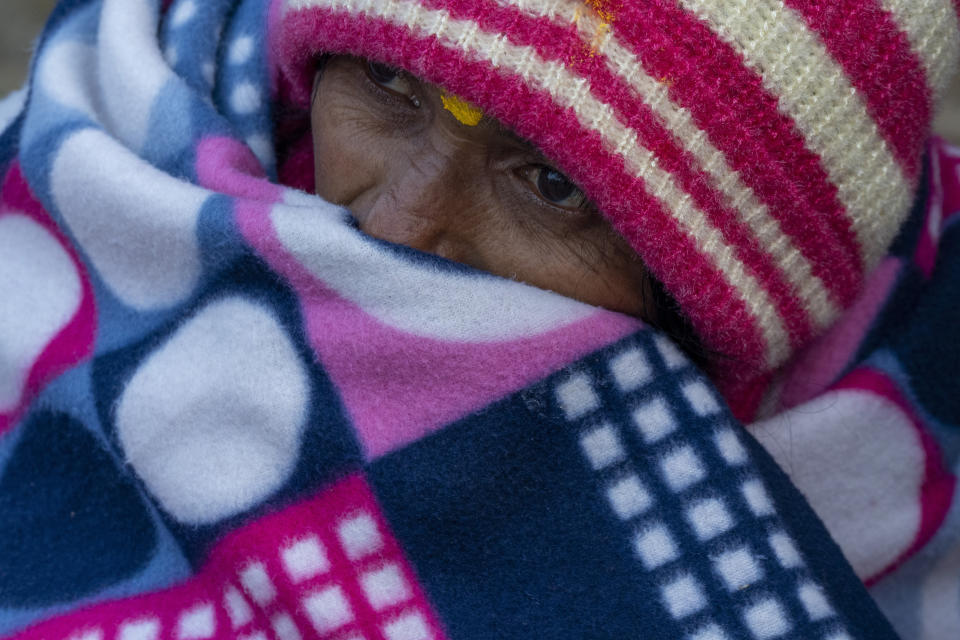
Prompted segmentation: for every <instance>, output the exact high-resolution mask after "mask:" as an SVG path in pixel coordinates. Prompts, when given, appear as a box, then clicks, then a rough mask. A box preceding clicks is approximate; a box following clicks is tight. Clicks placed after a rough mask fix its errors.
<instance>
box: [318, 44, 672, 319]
mask: <svg viewBox="0 0 960 640" xmlns="http://www.w3.org/2000/svg"><path fill="white" fill-rule="evenodd" d="M441 96H442V94H441V91H440V89H439V88H437V87H435V86H433V85H429V84H426V83H423V82H420V81H418V80H416V79H415V78H413V77H411V76H409V75H407V74H405V73H401V72H397V71H396V70H393V69H390V68H389V67H386V66H383V65H379V64H376V63H369V62H367V61H366V60H362V59H357V58H351V57H347V56H337V57H332V58H330V59H329V60H327V61H326V63H325V64H324V66H323V68H322V71H321V72H319V73H318V75H317V80H316V86H315V91H314V99H313V108H312V129H313V142H314V155H315V163H316V164H315V172H316V190H317V194H318V195H320V196H322V197H323V198H325V199H327V200H329V201H331V202H335V203H337V204H341V205H344V206H346V207H348V208H349V209H350V211H351V212H352V213H353V215H354V217H355V218H356V219H357V221H358V223H359V226H360V228H361V230H363V231H364V232H365V233H368V234H370V235H371V236H375V237H377V238H381V239H383V240H387V241H390V242H394V243H397V244H402V245H406V246H409V247H412V248H415V249H419V250H421V251H425V252H429V253H433V254H436V255H439V256H442V257H444V258H447V259H449V260H453V261H456V262H460V263H464V264H467V265H470V266H473V267H475V268H477V269H482V270H484V271H487V272H490V273H493V274H496V275H499V276H503V277H506V278H513V279H515V280H520V281H522V282H526V283H528V284H531V285H534V286H537V287H540V288H542V289H549V290H552V291H555V292H557V293H560V294H562V295H565V296H568V297H570V298H574V299H577V300H581V301H583V302H586V303H589V304H592V305H596V306H600V307H605V308H607V309H610V310H613V311H620V312H623V313H627V314H630V315H633V316H637V317H642V318H645V319H647V320H655V315H656V311H655V309H654V308H652V307H653V304H652V303H651V302H650V300H651V298H652V296H651V295H650V288H649V287H650V283H649V279H648V278H647V276H646V273H645V270H644V268H643V265H642V264H641V262H640V260H639V258H637V257H636V255H635V254H634V252H633V251H631V250H630V248H629V247H628V246H627V244H626V242H624V240H623V239H622V238H621V237H620V236H619V235H618V234H617V233H616V232H615V231H614V230H613V228H612V227H611V226H610V225H609V223H607V221H606V220H604V219H603V218H602V217H601V216H600V215H599V214H598V212H597V211H596V209H595V208H594V207H593V206H592V205H591V204H590V203H589V202H588V201H587V200H586V198H585V197H584V196H583V194H582V193H581V192H580V190H579V189H577V188H576V187H575V186H574V185H573V184H571V183H570V181H569V180H568V179H567V178H566V177H565V176H564V175H563V174H561V173H560V172H559V171H557V170H556V169H553V168H552V167H551V166H550V163H549V162H548V161H547V160H546V159H545V158H544V157H543V156H542V155H541V154H540V153H539V152H538V151H537V150H536V149H535V148H534V147H533V146H532V145H530V144H529V143H527V142H525V141H523V140H521V139H519V138H518V137H517V136H516V135H514V134H513V133H512V132H510V131H508V130H506V129H505V128H504V127H502V126H501V125H500V124H499V123H497V122H496V121H494V120H492V119H490V118H488V117H484V118H483V119H482V120H481V121H480V123H479V124H477V125H475V126H470V125H468V124H464V123H463V122H461V121H460V120H458V118H457V117H455V116H454V115H453V113H452V112H451V111H449V110H447V109H445V108H444V103H443V102H442V97H441Z"/></svg>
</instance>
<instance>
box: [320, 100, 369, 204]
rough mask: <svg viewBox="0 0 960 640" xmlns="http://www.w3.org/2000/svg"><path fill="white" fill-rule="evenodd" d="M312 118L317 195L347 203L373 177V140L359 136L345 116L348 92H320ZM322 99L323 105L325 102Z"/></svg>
mask: <svg viewBox="0 0 960 640" xmlns="http://www.w3.org/2000/svg"><path fill="white" fill-rule="evenodd" d="M318 96H320V97H321V100H317V101H316V102H315V104H314V108H313V114H312V118H311V129H312V137H313V158H314V175H315V178H316V193H317V195H319V196H321V197H322V198H325V199H326V200H330V201H331V202H337V203H341V204H343V203H347V202H350V201H351V200H352V199H353V198H354V197H356V195H357V194H358V193H360V192H362V190H363V189H364V188H365V187H366V186H367V185H368V184H369V183H370V182H371V181H372V180H373V177H374V175H373V174H374V173H375V168H376V167H375V165H374V163H373V162H372V159H371V158H372V154H371V153H370V150H371V149H372V148H373V147H372V145H373V141H371V140H366V139H364V137H363V136H362V135H361V136H358V135H357V131H355V129H358V127H351V126H349V125H350V122H351V121H350V120H349V119H346V118H344V117H343V112H344V110H345V109H346V105H344V104H343V102H344V100H345V98H346V96H340V95H329V94H327V93H321V92H318ZM321 103H322V106H321Z"/></svg>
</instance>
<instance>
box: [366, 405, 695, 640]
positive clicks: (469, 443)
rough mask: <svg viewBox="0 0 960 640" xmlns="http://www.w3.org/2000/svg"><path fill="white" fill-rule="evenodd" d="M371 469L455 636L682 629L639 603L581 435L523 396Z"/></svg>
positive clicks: (667, 633)
mask: <svg viewBox="0 0 960 640" xmlns="http://www.w3.org/2000/svg"><path fill="white" fill-rule="evenodd" d="M368 474H369V478H370V481H371V484H372V486H373V487H374V491H375V492H376V494H377V496H378V498H379V499H380V501H381V504H382V506H383V509H384V511H385V513H386V515H387V518H388V520H389V521H390V524H391V525H392V526H393V528H394V530H395V533H396V535H397V536H398V538H399V540H400V541H401V544H402V546H403V548H404V549H405V551H406V552H407V554H408V557H409V558H410V560H411V561H412V563H413V565H414V567H415V568H416V571H417V573H418V575H419V577H420V579H421V581H422V583H423V584H424V586H425V588H426V590H427V592H428V594H429V597H430V599H431V600H432V601H433V603H434V605H435V607H436V608H437V610H438V611H439V612H440V614H441V617H442V619H443V622H444V624H445V626H446V627H447V630H448V632H449V635H450V637H451V638H456V639H457V640H471V639H477V640H481V639H483V640H488V639H489V638H498V639H502V640H512V639H516V640H520V639H523V640H529V639H530V638H538V639H542V640H552V639H557V640H559V639H561V638H563V639H568V638H602V637H611V638H613V637H632V636H634V635H635V634H636V632H637V630H639V629H643V630H644V637H647V638H651V639H654V638H663V639H667V638H676V637H677V632H678V630H677V629H676V628H674V627H673V626H672V625H666V626H663V625H658V624H657V621H656V619H655V618H654V617H653V616H651V613H650V609H649V607H648V606H643V605H642V603H644V602H647V601H649V600H650V599H651V596H652V593H651V592H650V587H651V585H648V584H644V581H643V580H638V579H637V574H636V571H634V570H633V568H632V567H631V562H630V551H629V547H628V545H627V542H626V540H623V539H622V538H621V537H620V536H617V535H615V533H614V528H615V526H616V522H615V521H614V520H613V519H612V518H611V517H610V515H609V514H608V513H606V512H605V511H604V510H603V505H602V504H600V503H599V502H598V501H597V499H596V496H595V495H594V493H593V491H591V486H590V485H591V482H590V477H589V475H588V474H587V473H586V471H585V470H583V469H582V468H581V466H580V465H578V464H577V451H576V449H575V444H574V443H573V442H572V441H571V440H570V439H569V438H565V437H564V434H563V432H562V430H558V429H557V427H556V425H553V424H550V423H548V422H546V421H543V420H540V419H536V418H533V417H531V416H530V415H529V413H528V412H527V411H526V409H525V406H524V402H523V399H522V398H520V397H519V396H518V397H514V398H512V399H511V400H509V401H507V402H503V403H500V404H498V405H495V406H493V407H491V408H489V409H487V410H486V411H484V412H483V413H481V414H479V415H476V416H474V417H471V418H469V419H467V420H464V421H463V422H460V423H459V424H455V425H453V426H450V427H448V428H447V429H446V430H444V431H442V432H440V433H438V434H435V435H434V436H431V437H429V438H427V439H425V440H422V441H420V442H418V443H416V444H414V445H412V446H411V447H409V448H407V449H405V450H402V451H401V452H399V453H396V454H393V455H390V456H387V457H386V458H383V459H380V460H378V461H377V462H375V463H373V464H372V465H371V467H370V468H369V470H368ZM572 568H575V570H572Z"/></svg>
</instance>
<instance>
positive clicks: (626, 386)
mask: <svg viewBox="0 0 960 640" xmlns="http://www.w3.org/2000/svg"><path fill="white" fill-rule="evenodd" d="M369 475H370V477H371V482H372V484H373V486H374V488H375V491H376V493H377V495H378V498H379V499H380V501H381V503H382V504H383V507H384V511H385V513H386V514H387V517H388V520H389V521H390V523H391V525H392V526H393V527H394V529H395V532H396V534H397V537H398V538H399V540H400V541H401V544H402V545H403V547H404V548H405V549H406V551H407V552H408V554H409V556H410V559H411V561H412V563H413V565H414V566H415V567H416V569H417V572H418V574H419V576H420V578H421V580H422V581H423V583H424V585H425V587H426V590H427V592H428V594H429V596H430V597H431V599H432V600H433V601H434V604H435V606H436V607H437V610H438V612H439V613H440V616H441V618H442V619H443V621H444V623H445V624H446V625H447V626H448V628H449V630H450V632H451V636H452V637H455V638H458V639H459V638H465V639H472V638H489V637H497V638H529V637H537V638H571V637H574V638H620V637H634V636H635V635H636V633H637V630H638V629H642V630H643V633H644V637H649V638H670V639H676V638H687V639H689V640H722V639H733V638H773V637H776V638H783V639H784V640H850V639H852V638H863V639H864V640H866V639H868V638H869V639H870V640H879V639H887V638H894V637H896V636H895V635H894V634H893V632H892V630H891V629H890V627H889V625H888V624H887V622H886V621H885V620H884V618H883V616H882V615H881V614H880V612H879V611H878V610H877V609H876V607H875V606H874V605H873V603H872V601H871V600H870V598H869V596H868V595H867V592H866V590H865V589H864V587H863V585H862V584H861V583H860V581H859V580H858V579H857V578H856V576H855V575H854V573H853V571H852V569H851V568H850V567H849V565H848V564H847V563H846V562H845V560H844V559H843V557H842V556H841V555H840V552H839V551H838V549H837V547H836V545H835V544H834V543H833V542H832V540H831V539H830V538H829V535H828V534H827V532H826V530H825V529H824V528H823V526H822V524H821V523H820V521H819V520H818V519H817V517H816V516H815V515H814V514H813V512H812V511H811V510H810V508H809V507H808V506H807V504H806V502H805V501H804V500H803V498H802V497H801V496H800V495H799V493H798V492H797V491H796V490H795V489H794V488H793V487H792V485H791V484H790V483H789V481H788V480H787V479H786V478H785V477H784V476H783V474H782V473H780V472H779V470H778V469H777V467H776V465H775V463H774V462H773V461H772V460H771V459H770V458H769V456H768V455H767V454H766V453H765V452H764V451H763V450H762V448H760V447H759V445H757V444H756V443H755V442H754V441H753V440H752V439H751V438H750V436H749V435H748V434H747V433H746V432H745V431H744V430H743V429H742V428H741V427H740V426H739V425H738V424H737V423H736V422H735V421H734V420H733V418H732V417H731V416H730V414H729V412H728V410H727V409H726V408H725V407H724V406H723V404H722V401H721V400H720V399H719V398H718V397H717V396H716V395H715V394H714V392H713V390H712V387H711V386H710V385H709V383H707V382H706V380H705V379H704V378H703V377H702V375H701V374H700V373H699V372H697V371H696V369H694V367H693V366H692V365H691V364H690V363H689V361H687V360H686V358H684V357H683V356H682V355H681V354H680V353H679V352H678V351H677V350H676V349H675V348H674V347H673V346H672V345H671V344H670V343H669V342H667V341H666V340H663V339H662V338H660V337H658V336H655V334H653V333H652V332H642V333H640V334H637V335H635V336H633V337H631V338H629V339H627V340H625V341H623V342H621V343H619V344H617V345H614V346H612V347H611V348H609V349H605V350H603V351H600V352H598V353H596V354H594V355H592V356H590V357H588V358H586V359H584V360H582V361H580V362H578V363H575V364H573V365H571V366H570V367H568V368H566V369H565V370H563V371H561V372H559V373H558V374H556V375H554V376H552V377H550V378H549V379H547V380H546V381H544V382H543V383H542V384H539V385H537V386H535V387H534V388H532V389H530V390H527V391H526V392H523V393H520V394H517V395H516V396H514V397H513V398H510V399H508V400H506V401H504V402H501V403H499V404H497V405H495V406H492V407H490V408H488V409H486V410H485V411H483V412H481V413H479V414H476V415H474V416H471V417H470V418H467V419H465V420H463V421H461V422H459V423H457V424H454V425H452V426H451V427H448V428H447V429H446V430H445V431H443V432H440V433H437V434H434V435H433V436H431V437H429V438H427V439H425V440H423V441H421V442H418V443H415V444H413V445H411V446H410V447H408V448H406V449H403V450H400V451H397V452H395V453H393V454H391V455H390V456H387V457H386V458H384V459H382V460H379V461H376V462H375V463H373V464H372V465H371V467H370V469H369ZM784 512H786V513H789V514H790V517H789V518H782V517H781V516H780V514H781V513H784ZM570 566H579V567H583V570H582V571H580V570H578V571H577V572H570V571H569V570H565V567H570Z"/></svg>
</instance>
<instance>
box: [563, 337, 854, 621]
mask: <svg viewBox="0 0 960 640" xmlns="http://www.w3.org/2000/svg"><path fill="white" fill-rule="evenodd" d="M553 391H554V397H555V401H556V404H557V407H558V410H559V413H560V415H562V416H563V417H564V418H565V419H566V422H567V424H569V426H570V428H571V430H572V433H573V435H574V436H575V437H576V438H577V440H578V442H579V447H580V451H581V452H582V458H583V462H584V464H585V465H587V467H588V468H589V469H590V470H591V471H592V472H594V473H595V477H596V478H597V480H598V487H599V489H600V491H599V493H600V495H599V497H600V498H601V499H602V500H604V501H605V502H606V504H607V505H608V507H609V510H610V512H612V514H613V515H614V516H615V517H616V518H617V519H619V520H620V521H621V523H622V526H623V531H624V535H625V536H626V538H627V539H628V541H629V544H630V545H631V547H632V550H633V553H634V556H635V557H636V562H637V571H642V572H646V573H647V574H648V576H649V577H650V578H651V579H652V581H653V582H654V583H655V584H656V585H657V590H658V592H659V600H660V605H661V606H662V609H663V611H664V613H665V614H666V615H667V616H669V618H671V619H673V620H674V621H676V622H677V623H678V624H680V626H681V628H683V629H684V630H685V632H686V638H687V640H726V639H731V638H754V639H756V640H769V639H773V638H782V639H785V640H849V639H850V638H851V637H852V636H851V635H850V634H849V633H848V631H847V629H846V625H845V624H844V622H843V621H842V620H841V619H840V617H839V616H838V615H837V613H836V611H835V609H834V608H833V606H832V605H831V603H830V599H829V598H828V596H827V595H826V592H825V589H824V588H823V587H822V586H821V585H820V584H818V582H817V581H816V580H815V579H814V577H813V575H812V573H811V571H810V570H809V569H808V567H807V563H806V562H805V561H804V558H803V557H802V554H801V552H800V551H799V550H798V545H797V544H796V543H795V541H794V540H793V538H792V537H791V535H790V534H789V533H788V532H787V529H786V527H785V526H784V523H783V522H782V521H781V519H780V517H779V516H778V515H777V512H776V508H775V505H774V502H773V499H772V497H771V495H770V492H768V489H767V486H766V484H765V481H764V480H763V479H761V478H760V477H759V476H758V475H757V473H756V471H755V468H754V466H753V465H752V461H751V455H750V453H749V451H748V448H747V447H746V446H745V445H744V443H743V441H742V437H743V436H742V435H741V434H740V433H738V432H737V430H736V429H737V427H736V426H735V425H734V424H733V422H732V419H730V418H728V417H727V416H726V415H725V409H724V408H723V407H722V405H721V401H720V400H719V399H718V398H717V397H716V396H715V395H714V392H713V391H712V390H711V388H710V387H709V386H708V384H707V383H706V382H705V381H704V380H703V379H702V377H700V374H698V373H697V372H696V371H695V370H694V369H693V367H692V365H691V364H690V363H689V362H687V360H686V358H685V357H684V356H683V355H682V354H681V353H680V352H679V351H678V350H677V349H676V348H675V347H673V345H672V344H670V343H669V342H667V341H666V340H664V339H662V338H660V337H654V336H651V335H649V334H639V335H637V336H634V337H633V338H630V339H629V340H627V341H626V342H624V343H622V344H621V345H619V347H618V348H617V349H616V350H615V351H614V352H612V354H611V355H609V356H608V357H606V358H605V359H604V360H603V361H602V362H601V363H599V364H597V363H596V362H595V363H594V364H590V365H580V366H579V368H577V369H574V370H573V371H571V372H569V373H567V374H565V375H563V376H561V377H559V378H557V380H556V382H555V385H554V387H553ZM785 587H786V588H785Z"/></svg>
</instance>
